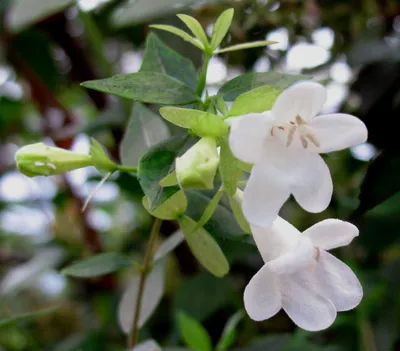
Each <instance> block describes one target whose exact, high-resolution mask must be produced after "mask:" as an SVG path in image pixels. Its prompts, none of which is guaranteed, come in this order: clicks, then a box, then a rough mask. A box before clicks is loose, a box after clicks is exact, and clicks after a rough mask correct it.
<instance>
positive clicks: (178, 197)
mask: <svg viewBox="0 0 400 351" xmlns="http://www.w3.org/2000/svg"><path fill="white" fill-rule="evenodd" d="M142 204H143V207H144V208H145V209H146V210H147V211H148V212H149V213H151V214H152V215H153V216H154V217H158V218H161V219H166V220H173V219H177V218H178V217H179V216H181V215H182V214H183V213H185V210H186V207H187V200H186V195H185V193H184V192H183V190H179V191H178V192H176V193H175V194H174V195H172V196H171V197H170V198H168V199H167V200H165V201H164V202H163V203H162V204H161V205H160V206H158V207H157V208H156V209H155V210H154V211H150V208H149V200H148V198H147V197H146V196H145V197H143V199H142Z"/></svg>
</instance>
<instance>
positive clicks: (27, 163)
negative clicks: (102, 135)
mask: <svg viewBox="0 0 400 351" xmlns="http://www.w3.org/2000/svg"><path fill="white" fill-rule="evenodd" d="M15 161H16V164H17V168H18V170H19V171H20V172H21V173H23V174H25V175H26V176H28V177H35V176H41V175H45V176H48V175H56V174H62V173H65V172H68V171H72V170H74V169H78V168H82V167H87V166H91V165H92V158H91V157H90V156H88V155H84V154H79V153H75V152H72V151H69V150H65V149H61V148H58V147H52V146H48V145H46V144H44V143H36V144H31V145H26V146H24V147H22V148H21V149H19V150H18V151H17V153H16V154H15Z"/></svg>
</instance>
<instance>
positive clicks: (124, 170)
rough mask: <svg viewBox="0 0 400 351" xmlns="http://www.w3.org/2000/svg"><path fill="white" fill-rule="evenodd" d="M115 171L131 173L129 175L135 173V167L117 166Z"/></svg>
mask: <svg viewBox="0 0 400 351" xmlns="http://www.w3.org/2000/svg"><path fill="white" fill-rule="evenodd" d="M117 170H118V171H120V172H131V173H137V170H138V169H137V167H135V166H123V165H117Z"/></svg>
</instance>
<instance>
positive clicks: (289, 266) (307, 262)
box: [267, 237, 316, 274]
mask: <svg viewBox="0 0 400 351" xmlns="http://www.w3.org/2000/svg"><path fill="white" fill-rule="evenodd" d="M315 256H316V251H315V248H314V245H313V244H312V243H311V240H310V239H308V238H305V237H303V238H301V239H300V240H299V242H298V245H297V247H296V248H295V249H294V250H292V251H290V252H288V253H286V254H284V255H282V256H279V257H278V258H276V259H274V260H272V261H270V262H268V263H267V266H268V267H269V269H270V270H271V271H272V272H274V273H276V274H291V273H294V272H297V271H299V270H302V269H304V268H306V267H311V266H312V265H315V264H316V260H315Z"/></svg>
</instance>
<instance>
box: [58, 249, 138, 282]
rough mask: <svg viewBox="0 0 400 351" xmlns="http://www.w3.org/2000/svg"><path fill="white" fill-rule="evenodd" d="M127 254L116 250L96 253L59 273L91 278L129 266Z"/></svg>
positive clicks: (130, 263)
mask: <svg viewBox="0 0 400 351" xmlns="http://www.w3.org/2000/svg"><path fill="white" fill-rule="evenodd" d="M131 266H132V259H131V258H130V257H129V256H125V255H122V254H120V253H116V252H107V253H102V254H98V255H95V256H92V257H89V258H86V259H84V260H82V261H79V262H77V263H74V264H73V265H71V266H68V267H66V268H64V269H63V270H62V271H61V273H62V274H65V275H69V276H72V277H78V278H92V277H99V276H102V275H105V274H109V273H112V272H115V271H119V270H121V269H124V268H127V267H131Z"/></svg>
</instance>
